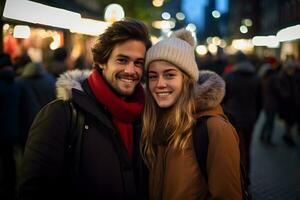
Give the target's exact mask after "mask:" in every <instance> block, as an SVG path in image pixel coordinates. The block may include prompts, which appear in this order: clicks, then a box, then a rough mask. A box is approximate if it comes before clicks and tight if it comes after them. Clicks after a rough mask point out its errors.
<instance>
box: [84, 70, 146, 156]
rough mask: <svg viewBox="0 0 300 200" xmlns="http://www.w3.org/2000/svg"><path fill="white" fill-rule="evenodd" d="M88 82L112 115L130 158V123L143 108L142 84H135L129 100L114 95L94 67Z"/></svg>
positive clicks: (131, 147) (131, 148)
mask: <svg viewBox="0 0 300 200" xmlns="http://www.w3.org/2000/svg"><path fill="white" fill-rule="evenodd" d="M88 83H89V85H90V87H91V89H92V92H93V94H94V95H95V96H96V98H97V100H98V101H99V102H101V103H102V104H103V105H104V106H106V107H107V109H108V110H109V112H110V113H111V115H112V121H113V124H114V125H115V127H116V128H117V130H118V131H119V134H120V136H121V139H122V141H123V143H124V145H125V148H126V150H127V153H128V155H129V157H130V158H132V153H133V125H132V123H133V122H134V121H135V119H136V118H137V117H138V116H139V115H140V114H141V112H142V110H143V108H144V102H145V96H144V90H143V88H142V86H141V85H140V84H139V85H137V87H136V89H135V91H134V93H133V94H132V96H131V98H130V99H131V100H130V102H128V101H125V100H124V99H122V98H120V97H119V96H118V95H116V94H115V93H114V92H113V91H112V89H111V88H110V87H109V86H108V84H107V82H106V81H105V80H104V79H103V77H102V75H101V74H100V73H99V72H98V71H97V70H96V69H94V70H93V71H92V73H91V75H90V76H89V77H88Z"/></svg>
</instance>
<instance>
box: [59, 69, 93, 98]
mask: <svg viewBox="0 0 300 200" xmlns="http://www.w3.org/2000/svg"><path fill="white" fill-rule="evenodd" d="M90 73H91V70H78V69H76V70H72V71H67V72H65V73H63V74H61V75H60V76H59V78H58V79H57V82H56V96H57V98H58V99H62V100H68V99H70V98H71V97H72V88H75V89H77V90H81V91H83V89H82V87H81V83H82V82H83V81H84V80H85V79H87V77H88V76H89V75H90Z"/></svg>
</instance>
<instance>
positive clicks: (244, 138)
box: [0, 48, 300, 199]
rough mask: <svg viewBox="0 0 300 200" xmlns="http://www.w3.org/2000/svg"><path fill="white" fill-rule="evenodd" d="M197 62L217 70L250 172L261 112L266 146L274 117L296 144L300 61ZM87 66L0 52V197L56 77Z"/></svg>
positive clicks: (58, 56) (218, 58)
mask: <svg viewBox="0 0 300 200" xmlns="http://www.w3.org/2000/svg"><path fill="white" fill-rule="evenodd" d="M196 59H197V64H198V67H199V70H212V71H215V72H216V73H218V74H219V75H221V76H222V77H223V78H224V80H225V82H226V95H225V98H224V100H223V102H222V105H223V107H224V110H225V111H226V114H227V115H228V116H229V118H230V120H231V122H232V123H233V124H234V125H235V127H236V129H237V132H238V134H239V137H240V148H241V149H242V158H243V161H244V162H245V164H246V165H245V166H246V168H247V169H248V171H249V170H250V145H251V139H252V133H253V129H254V126H255V124H256V121H257V119H258V116H259V114H260V113H261V111H262V112H263V113H264V114H265V116H266V118H265V121H264V123H263V127H262V129H261V130H260V132H261V133H260V140H261V142H262V143H263V144H264V145H268V146H275V145H276V144H274V143H273V140H272V133H273V128H274V121H275V118H276V117H277V116H278V117H279V118H280V119H282V120H283V122H284V124H285V132H284V134H283V138H282V139H283V141H284V142H285V143H286V144H287V145H288V146H290V147H293V146H295V145H296V143H295V142H294V137H296V136H294V135H293V132H292V129H293V127H294V126H295V125H297V127H298V129H297V131H298V134H300V130H299V129H300V117H299V116H298V115H297V113H298V112H299V111H300V64H299V60H297V59H296V58H295V57H293V56H287V57H286V58H285V59H284V60H280V59H279V58H276V57H272V56H268V57H263V58H259V57H257V56H254V55H246V54H244V53H242V52H237V53H236V54H235V55H230V56H229V55H226V54H225V53H224V52H223V51H222V50H221V49H220V50H219V51H218V53H217V54H216V55H212V54H210V53H208V54H207V55H206V56H204V57H197V58H196ZM90 68H91V64H88V63H86V62H85V59H84V57H83V56H80V57H79V58H78V59H77V60H76V62H72V63H71V62H70V61H69V59H68V51H67V50H66V49H65V48H58V49H56V50H54V51H53V52H52V53H51V55H49V58H48V59H47V62H44V63H35V62H33V61H32V60H31V58H30V57H29V56H28V55H27V54H23V55H21V56H20V57H18V58H17V59H15V60H14V62H12V61H11V58H10V56H9V55H8V54H5V53H1V54H0V101H1V103H0V110H1V112H0V122H1V131H0V132H1V134H0V143H1V144H0V196H1V197H2V196H6V197H7V199H10V198H9V197H10V196H13V195H14V194H15V185H16V182H17V165H16V151H17V152H18V153H19V154H22V151H23V149H24V145H25V142H26V139H27V134H28V131H29V128H30V126H31V124H32V122H33V120H34V118H35V115H36V114H37V112H38V111H39V110H40V109H41V107H43V106H44V105H46V104H47V103H48V102H50V101H52V100H54V99H55V82H56V79H57V77H59V75H60V74H62V73H64V72H65V71H67V70H71V69H90ZM297 111H298V112H297Z"/></svg>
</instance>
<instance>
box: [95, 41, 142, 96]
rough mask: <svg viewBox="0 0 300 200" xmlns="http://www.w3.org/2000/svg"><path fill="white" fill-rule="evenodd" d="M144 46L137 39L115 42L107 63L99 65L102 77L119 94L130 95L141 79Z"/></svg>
mask: <svg viewBox="0 0 300 200" xmlns="http://www.w3.org/2000/svg"><path fill="white" fill-rule="evenodd" d="M145 53H146V47H145V45H144V43H143V42H141V41H138V40H128V41H126V42H124V43H121V44H117V45H116V46H115V47H114V49H113V51H112V53H111V55H110V57H109V59H108V61H107V63H106V64H102V65H101V66H100V67H101V68H102V69H103V72H102V74H103V77H104V78H105V79H106V81H107V82H108V83H109V84H110V85H111V86H112V87H113V88H114V90H115V91H116V92H117V93H118V94H120V95H121V96H130V95H131V94H132V93H133V91H134V89H135V87H136V85H137V84H138V83H139V82H140V81H141V77H142V75H143V70H144V57H145Z"/></svg>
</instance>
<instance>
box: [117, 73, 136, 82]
mask: <svg viewBox="0 0 300 200" xmlns="http://www.w3.org/2000/svg"><path fill="white" fill-rule="evenodd" d="M117 78H118V79H119V80H121V81H123V82H125V83H133V82H135V81H137V80H138V77H137V76H135V75H126V74H119V75H117Z"/></svg>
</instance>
